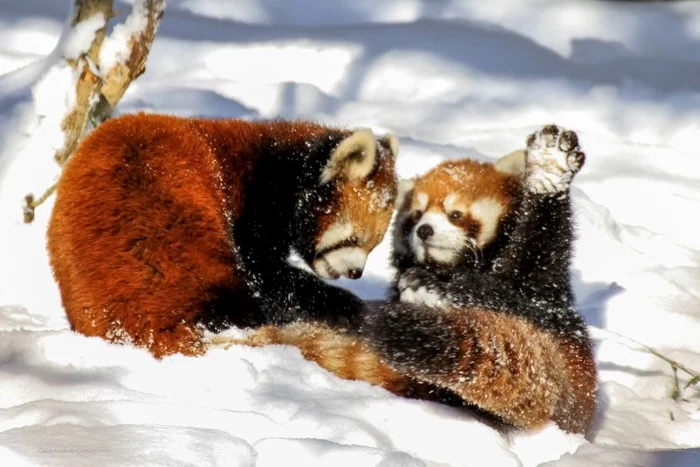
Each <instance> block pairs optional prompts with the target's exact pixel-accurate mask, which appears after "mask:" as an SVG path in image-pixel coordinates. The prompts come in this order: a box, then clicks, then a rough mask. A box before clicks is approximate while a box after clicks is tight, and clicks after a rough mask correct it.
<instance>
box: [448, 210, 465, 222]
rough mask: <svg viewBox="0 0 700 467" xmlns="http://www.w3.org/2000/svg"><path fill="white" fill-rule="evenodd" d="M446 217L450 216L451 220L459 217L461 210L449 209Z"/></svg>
mask: <svg viewBox="0 0 700 467" xmlns="http://www.w3.org/2000/svg"><path fill="white" fill-rule="evenodd" d="M448 217H449V218H450V220H451V221H456V220H457V219H460V218H461V217H462V212H461V211H451V212H450V213H449V214H448Z"/></svg>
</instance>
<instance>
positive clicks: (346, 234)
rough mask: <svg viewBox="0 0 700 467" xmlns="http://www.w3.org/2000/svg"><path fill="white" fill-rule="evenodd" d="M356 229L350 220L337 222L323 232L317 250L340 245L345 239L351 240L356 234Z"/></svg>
mask: <svg viewBox="0 0 700 467" xmlns="http://www.w3.org/2000/svg"><path fill="white" fill-rule="evenodd" d="M354 233H355V232H354V229H353V226H352V224H350V223H349V222H336V223H335V224H333V225H331V226H330V228H329V229H328V230H326V231H325V232H323V235H321V238H320V240H319V241H318V243H317V244H316V251H322V250H325V249H326V248H329V247H332V246H335V245H339V244H341V243H343V242H344V241H345V240H349V239H350V238H352V237H353V235H354Z"/></svg>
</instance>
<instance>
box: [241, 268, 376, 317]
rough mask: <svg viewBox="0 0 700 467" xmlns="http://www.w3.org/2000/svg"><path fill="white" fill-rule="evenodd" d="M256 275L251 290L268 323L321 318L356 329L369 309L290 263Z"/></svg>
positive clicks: (352, 295)
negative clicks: (361, 317) (361, 316)
mask: <svg viewBox="0 0 700 467" xmlns="http://www.w3.org/2000/svg"><path fill="white" fill-rule="evenodd" d="M254 276H255V279H254V280H252V281H251V284H250V288H251V293H252V296H253V299H254V300H255V301H256V302H257V303H258V305H259V307H260V309H261V310H262V316H263V319H264V320H265V321H266V323H273V324H285V323H289V322H292V321H319V322H323V323H327V324H329V325H331V326H334V327H344V328H352V329H354V328H355V327H356V325H357V323H358V321H359V319H360V315H361V314H363V313H364V311H365V309H366V307H365V304H364V302H363V301H362V300H361V299H360V298H359V297H357V296H355V295H354V294H353V293H351V292H349V291H347V290H345V289H341V288H339V287H334V286H332V285H329V284H327V283H325V282H324V281H322V280H321V279H319V278H318V277H316V276H314V275H313V274H311V273H308V272H306V271H302V270H300V269H297V268H295V267H293V266H291V265H289V264H287V263H282V264H279V265H277V266H275V267H274V269H272V270H270V271H269V272H267V273H265V274H256V275H254Z"/></svg>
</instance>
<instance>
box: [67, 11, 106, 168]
mask: <svg viewBox="0 0 700 467" xmlns="http://www.w3.org/2000/svg"><path fill="white" fill-rule="evenodd" d="M74 12H75V17H74V18H73V20H72V21H71V28H75V27H76V26H78V25H79V24H80V23H82V22H84V21H88V20H90V19H91V18H93V17H94V16H95V15H102V17H103V18H104V24H105V25H106V22H107V20H108V19H109V18H110V17H111V16H112V0H75V3H74ZM68 33H69V34H70V32H68ZM104 36H105V30H104V26H103V27H101V28H99V29H98V30H97V31H96V32H95V34H94V37H93V40H92V43H91V44H90V47H89V48H88V50H87V53H85V54H83V55H81V56H80V57H78V58H76V59H74V58H68V59H67V60H66V61H67V62H68V63H69V64H70V66H71V67H72V68H73V69H74V70H76V73H79V78H78V80H77V83H76V99H75V105H74V106H73V109H72V110H71V111H70V112H69V113H68V114H67V115H66V116H65V117H64V119H63V122H62V123H61V129H62V130H63V132H64V133H65V142H64V144H63V147H61V148H59V149H58V150H57V151H56V153H55V154H54V159H55V160H56V162H57V163H58V165H60V166H63V164H65V163H66V161H67V160H68V157H70V155H71V154H72V153H73V151H74V150H75V148H76V147H77V146H78V142H79V141H80V138H81V136H82V135H83V133H84V132H85V128H86V127H87V123H88V118H89V114H90V111H91V107H92V103H93V102H94V100H95V98H96V96H97V95H98V94H99V92H100V88H101V86H102V82H101V80H100V79H99V78H98V76H96V74H95V72H94V67H91V66H90V62H92V63H96V62H97V60H98V58H99V54H100V49H101V47H102V42H103V40H104Z"/></svg>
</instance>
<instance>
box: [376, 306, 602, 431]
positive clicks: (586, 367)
mask: <svg viewBox="0 0 700 467" xmlns="http://www.w3.org/2000/svg"><path fill="white" fill-rule="evenodd" d="M363 334H364V336H365V337H366V338H367V339H368V340H369V341H370V342H371V343H372V344H373V346H374V347H375V348H376V349H377V351H378V352H379V353H380V354H381V355H382V356H383V357H384V359H385V360H386V362H388V363H389V364H390V366H391V367H393V368H395V369H396V370H398V371H399V372H400V373H401V374H403V375H406V376H407V377H412V378H415V379H417V380H419V381H423V382H425V383H428V384H432V385H435V386H437V387H441V388H446V389H449V390H450V391H451V392H453V393H455V394H457V395H458V396H459V397H461V398H462V399H463V400H464V401H465V402H467V403H469V404H473V405H475V406H477V407H479V408H481V409H483V410H485V411H487V412H489V413H492V414H494V415H496V416H498V417H499V418H501V419H502V420H504V421H505V422H507V423H509V424H512V425H515V426H518V427H522V428H536V427H539V426H542V425H543V424H545V423H547V422H548V421H550V420H553V421H554V422H556V423H557V424H558V425H559V426H560V427H561V428H562V429H564V430H566V431H570V432H575V433H584V432H585V431H586V430H587V429H588V428H589V427H590V424H591V422H592V419H593V415H594V412H595V406H596V371H595V364H594V361H593V356H592V352H591V348H590V346H589V345H588V343H587V342H586V343H582V341H581V340H580V339H579V340H575V339H573V338H572V339H564V338H561V337H558V336H555V335H553V334H552V333H549V332H545V331H542V330H540V329H538V328H537V327H536V326H535V325H534V324H532V323H531V322H528V321H526V320H524V319H522V318H519V317H517V316H513V315H507V314H503V313H496V312H492V311H487V310H484V309H480V308H477V307H474V308H468V309H436V308H430V307H424V306H417V305H413V304H409V303H392V304H389V305H386V306H385V307H383V308H381V309H380V310H379V311H377V312H376V313H373V314H372V315H371V316H370V318H369V319H368V320H367V323H366V325H365V327H364V329H363Z"/></svg>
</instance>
